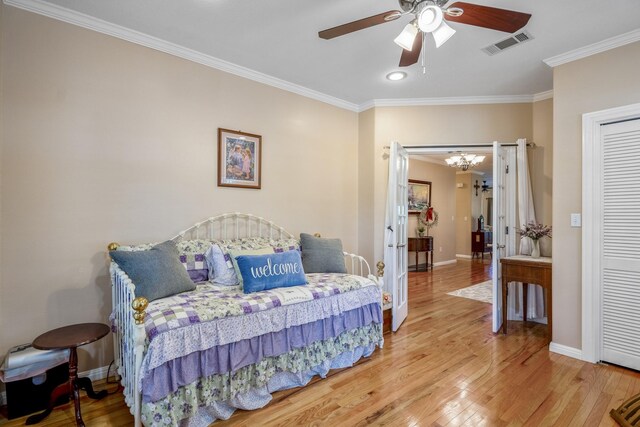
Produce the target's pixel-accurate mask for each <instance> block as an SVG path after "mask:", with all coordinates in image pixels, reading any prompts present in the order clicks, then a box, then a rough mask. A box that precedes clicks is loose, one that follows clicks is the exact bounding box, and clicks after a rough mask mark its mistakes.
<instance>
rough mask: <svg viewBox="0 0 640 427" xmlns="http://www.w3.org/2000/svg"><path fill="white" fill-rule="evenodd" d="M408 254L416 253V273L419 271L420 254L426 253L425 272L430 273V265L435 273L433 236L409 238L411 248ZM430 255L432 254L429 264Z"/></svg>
mask: <svg viewBox="0 0 640 427" xmlns="http://www.w3.org/2000/svg"><path fill="white" fill-rule="evenodd" d="M407 252H415V253H416V271H418V254H419V253H420V252H424V253H425V256H426V263H427V265H426V267H425V271H429V265H431V271H433V236H426V237H409V247H408V249H407ZM429 254H431V262H429Z"/></svg>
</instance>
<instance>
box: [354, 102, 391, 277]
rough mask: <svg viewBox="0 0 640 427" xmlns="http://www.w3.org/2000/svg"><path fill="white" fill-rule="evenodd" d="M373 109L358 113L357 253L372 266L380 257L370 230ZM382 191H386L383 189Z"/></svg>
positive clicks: (373, 132) (372, 221) (372, 197)
mask: <svg viewBox="0 0 640 427" xmlns="http://www.w3.org/2000/svg"><path fill="white" fill-rule="evenodd" d="M374 112H375V110H373V109H370V110H367V111H364V112H362V113H360V115H359V118H358V254H359V255H362V256H363V257H365V258H366V259H367V260H368V261H369V263H370V265H371V266H372V268H373V266H374V265H375V263H376V262H377V261H380V260H381V259H375V258H374V255H373V248H374V237H373V233H371V230H372V229H373V227H374V212H375V210H374V204H373V201H374V198H375V190H376V189H375V188H374V186H373V182H374V175H373V168H372V167H370V165H372V164H373V163H374V149H375V145H374V141H375V114H374ZM382 191H386V189H383V190H382Z"/></svg>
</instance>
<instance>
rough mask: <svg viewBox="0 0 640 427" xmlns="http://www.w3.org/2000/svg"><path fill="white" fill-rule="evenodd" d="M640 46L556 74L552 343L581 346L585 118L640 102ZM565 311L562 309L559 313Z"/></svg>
mask: <svg viewBox="0 0 640 427" xmlns="http://www.w3.org/2000/svg"><path fill="white" fill-rule="evenodd" d="M638 70H640V43H633V44H630V45H626V46H623V47H620V48H617V49H613V50H610V51H607V52H603V53H600V54H597V55H593V56H590V57H588V58H585V59H582V60H579V61H574V62H571V63H568V64H565V65H561V66H559V67H556V68H555V69H554V73H553V86H554V88H553V91H554V103H553V123H554V128H553V140H554V145H553V224H554V230H553V240H552V243H553V253H554V254H556V257H555V260H554V264H553V303H554V307H555V308H556V309H555V310H554V311H553V316H554V319H553V341H554V342H556V343H558V344H563V345H566V346H569V347H574V348H578V349H579V348H581V347H582V342H581V341H582V339H581V333H582V324H581V316H582V307H581V298H582V289H581V286H582V283H581V257H582V240H581V235H582V230H581V229H580V228H571V227H570V226H569V215H570V214H571V213H572V212H581V210H582V168H581V161H582V146H581V143H582V114H584V113H589V112H594V111H599V110H604V109H608V108H614V107H619V106H624V105H629V104H634V103H638V102H640V79H638ZM559 307H561V309H559Z"/></svg>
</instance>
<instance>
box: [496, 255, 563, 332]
mask: <svg viewBox="0 0 640 427" xmlns="http://www.w3.org/2000/svg"><path fill="white" fill-rule="evenodd" d="M500 264H501V266H502V332H503V333H504V334H506V333H507V311H508V310H507V291H508V289H509V282H522V297H523V300H524V302H523V304H522V314H523V320H524V321H525V322H526V321H527V294H528V286H527V285H528V284H529V283H533V284H536V285H540V286H542V287H543V288H544V290H545V294H546V297H547V298H546V303H547V307H546V308H547V324H548V327H549V333H548V338H549V341H551V338H552V334H553V304H552V298H553V297H552V285H551V267H552V264H551V258H547V257H541V258H532V257H530V256H527V255H514V256H509V257H504V258H501V259H500Z"/></svg>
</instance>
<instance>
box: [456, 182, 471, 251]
mask: <svg viewBox="0 0 640 427" xmlns="http://www.w3.org/2000/svg"><path fill="white" fill-rule="evenodd" d="M455 200H456V255H466V256H471V230H472V229H471V224H472V222H473V218H471V174H469V173H458V174H456V190H455Z"/></svg>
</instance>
